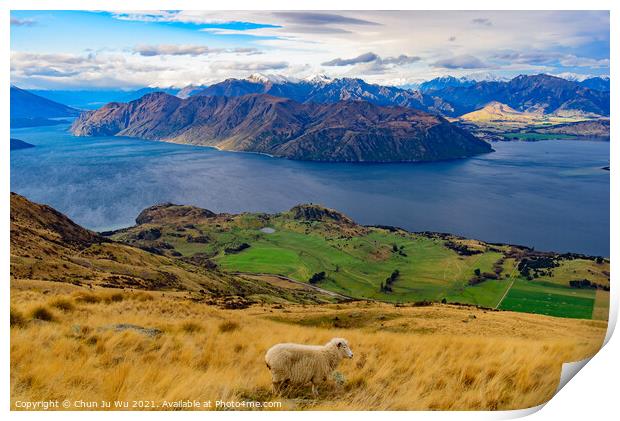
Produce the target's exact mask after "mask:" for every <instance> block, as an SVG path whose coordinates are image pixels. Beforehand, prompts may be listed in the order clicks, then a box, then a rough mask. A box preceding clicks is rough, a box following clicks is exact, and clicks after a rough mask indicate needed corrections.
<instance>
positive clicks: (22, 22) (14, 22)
mask: <svg viewBox="0 0 620 421" xmlns="http://www.w3.org/2000/svg"><path fill="white" fill-rule="evenodd" d="M36 24H37V22H36V21H35V20H33V19H18V18H11V26H33V25H36Z"/></svg>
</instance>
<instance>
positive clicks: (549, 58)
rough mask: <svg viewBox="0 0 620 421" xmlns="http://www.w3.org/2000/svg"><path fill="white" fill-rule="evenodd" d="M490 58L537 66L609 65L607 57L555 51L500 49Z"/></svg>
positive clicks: (596, 66)
mask: <svg viewBox="0 0 620 421" xmlns="http://www.w3.org/2000/svg"><path fill="white" fill-rule="evenodd" d="M491 58H492V59H495V60H499V61H506V62H509V63H518V64H529V65H538V66H564V67H591V68H605V67H609V59H606V58H605V59H595V58H590V57H579V56H576V55H574V54H564V53H559V52H556V51H528V52H520V51H512V50H508V51H500V52H498V53H495V54H493V55H491Z"/></svg>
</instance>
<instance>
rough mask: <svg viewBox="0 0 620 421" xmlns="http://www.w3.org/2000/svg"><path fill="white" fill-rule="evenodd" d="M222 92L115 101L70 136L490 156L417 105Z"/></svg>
mask: <svg viewBox="0 0 620 421" xmlns="http://www.w3.org/2000/svg"><path fill="white" fill-rule="evenodd" d="M226 86H227V87H229V86H230V85H226ZM235 86H239V85H237V84H235ZM241 86H245V85H241ZM217 93H218V94H219V95H218V96H207V95H195V96H192V97H190V98H188V99H180V98H178V97H175V96H172V95H168V94H165V93H153V94H148V95H146V96H144V97H142V98H140V99H139V100H136V101H131V102H129V103H110V104H108V105H106V106H104V107H102V108H100V109H99V110H96V111H90V112H86V113H83V114H82V115H81V116H80V117H79V118H78V119H77V120H76V121H75V122H74V124H73V125H72V127H71V131H72V133H73V134H75V135H78V136H132V137H138V138H143V139H152V140H166V141H172V142H179V143H188V144H195V145H204V146H213V147H217V148H221V149H225V150H232V151H246V152H259V153H265V154H270V155H274V156H278V157H286V158H291V159H300V160H312V161H332V162H334V161H337V162H417V161H434V160H443V159H455V158H462V157H467V156H472V155H476V154H480V153H486V152H491V151H492V149H491V147H490V146H489V145H488V144H487V143H486V142H483V141H481V140H478V139H476V138H475V137H473V136H472V135H471V134H470V133H469V132H467V131H465V130H463V129H460V128H458V127H456V126H455V125H453V124H451V123H449V122H448V121H447V120H445V119H444V118H443V117H441V116H437V115H431V114H429V113H426V112H423V111H420V110H416V109H413V108H407V107H402V106H391V107H383V106H379V105H376V104H374V103H372V102H367V101H353V100H347V101H339V102H335V103H326V104H317V103H315V102H310V101H308V102H305V103H300V102H297V101H294V100H292V99H288V98H283V97H276V96H273V95H268V94H264V93H261V94H256V93H254V94H246V95H243V96H238V95H232V96H225V95H223V92H222V91H217ZM229 93H231V92H229Z"/></svg>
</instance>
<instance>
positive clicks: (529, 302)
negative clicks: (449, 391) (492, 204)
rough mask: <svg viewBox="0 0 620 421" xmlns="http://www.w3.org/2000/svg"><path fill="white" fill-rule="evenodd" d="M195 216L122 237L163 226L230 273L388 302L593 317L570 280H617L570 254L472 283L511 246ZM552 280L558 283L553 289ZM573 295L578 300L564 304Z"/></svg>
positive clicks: (173, 240) (586, 295)
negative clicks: (318, 276)
mask: <svg viewBox="0 0 620 421" xmlns="http://www.w3.org/2000/svg"><path fill="white" fill-rule="evenodd" d="M184 222H187V221H184ZM195 222H196V223H195V224H189V225H188V224H184V225H183V224H180V223H179V222H178V221H177V222H175V221H166V224H163V225H162V224H155V225H146V226H137V227H134V228H133V229H132V230H130V231H125V232H121V233H118V234H116V235H115V236H114V238H116V239H117V240H120V241H133V240H130V238H132V236H133V237H135V234H136V232H139V231H140V230H145V229H149V228H151V227H153V226H156V227H157V228H158V229H160V230H161V232H162V237H161V239H160V241H164V242H166V243H168V244H170V245H172V246H173V247H174V250H176V252H179V253H182V254H183V255H184V256H191V255H193V254H195V253H207V254H209V255H210V256H212V260H214V261H215V262H217V263H218V265H219V266H220V267H221V268H222V269H223V270H225V271H230V272H246V273H268V274H278V275H283V276H287V277H290V278H292V279H296V280H298V281H303V282H307V280H308V279H309V278H310V277H311V276H312V275H313V274H314V273H317V272H321V271H324V272H326V274H327V279H325V280H324V281H322V282H320V283H319V285H318V286H320V287H322V288H325V289H328V290H332V291H335V292H338V293H341V294H344V295H349V296H352V297H356V298H369V299H377V300H381V301H388V302H411V301H421V300H433V301H440V300H442V299H444V298H445V299H446V300H447V301H448V302H459V303H466V304H475V305H480V306H484V307H491V308H494V307H496V306H497V305H498V304H499V303H500V300H501V299H502V297H504V295H505V294H506V291H507V290H508V289H509V288H511V287H512V289H511V290H510V291H509V292H508V294H507V295H506V297H505V298H504V300H503V301H502V302H501V308H503V309H511V310H516V311H526V312H536V313H542V314H553V315H556V316H564V317H577V318H591V317H592V312H593V308H594V299H595V293H594V291H593V290H575V289H571V288H569V287H568V281H569V280H571V279H581V278H585V277H587V278H588V279H591V280H593V281H596V282H599V283H601V284H605V283H604V279H608V276H609V275H608V270H609V263H608V262H606V263H605V264H603V265H597V264H596V263H594V262H592V261H590V260H584V259H576V260H562V261H561V266H560V267H558V268H555V269H554V275H553V276H552V277H547V278H548V279H544V278H540V279H538V280H535V281H525V280H522V279H520V278H519V277H518V275H519V274H518V272H517V271H516V270H515V264H516V262H515V259H514V258H505V259H504V262H503V264H502V267H503V269H504V270H503V272H502V275H501V279H499V280H487V281H485V282H482V283H480V284H477V285H475V286H470V285H468V281H469V279H471V278H472V276H473V275H474V270H475V269H480V270H481V272H492V271H493V265H494V264H495V263H496V262H498V260H499V259H500V258H502V257H504V253H507V252H508V251H509V250H510V247H509V246H489V245H487V244H485V243H482V242H479V241H475V240H465V239H458V238H456V237H448V238H447V239H449V240H451V241H456V242H459V243H461V244H465V245H467V246H468V247H470V248H472V249H479V250H482V251H483V253H481V254H475V255H471V256H460V255H459V254H457V253H456V252H455V251H453V250H451V249H450V248H448V247H446V245H445V242H446V238H440V237H437V236H429V235H422V234H414V233H408V232H404V231H397V232H390V231H388V230H386V229H381V228H365V227H359V226H352V227H351V226H342V225H338V224H333V223H330V222H329V221H327V222H325V221H324V222H316V221H304V220H297V219H294V218H292V217H291V215H290V214H287V213H285V214H279V215H275V216H273V215H272V216H270V215H262V214H242V215H226V216H223V217H222V216H220V217H217V218H213V219H206V220H201V221H195ZM263 227H272V228H274V229H275V232H273V233H271V234H268V233H264V232H261V231H260V229H261V228H263ZM179 230H180V231H179ZM187 235H193V236H199V235H202V236H206V237H208V239H209V240H208V241H207V242H206V243H190V242H188V241H187ZM242 243H247V244H249V245H250V247H249V248H246V249H244V250H243V251H241V252H237V253H227V252H225V251H224V250H225V249H226V248H230V247H236V246H238V245H240V244H242ZM394 246H396V248H397V250H398V251H397V252H395V251H394V250H393V247H394ZM394 270H398V271H399V272H400V277H399V278H398V280H397V281H396V282H395V283H394V284H393V292H390V293H386V292H382V291H380V284H381V282H383V281H385V279H386V278H387V277H388V276H390V274H391V273H392V272H393V271H394ZM586 275H589V276H586ZM513 281H514V282H513ZM545 282H547V283H548V282H552V283H555V285H553V288H550V286H548V285H545ZM607 282H608V281H607ZM566 297H568V299H569V300H570V301H571V303H572V304H571V305H564V304H562V303H564V302H565V300H566V299H567V298H566ZM573 297H574V298H573Z"/></svg>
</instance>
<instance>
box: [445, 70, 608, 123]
mask: <svg viewBox="0 0 620 421" xmlns="http://www.w3.org/2000/svg"><path fill="white" fill-rule="evenodd" d="M433 95H436V96H438V97H440V98H441V99H442V100H443V101H445V102H447V103H449V104H450V105H451V106H452V108H453V109H454V112H453V114H452V115H454V116H458V115H462V114H465V113H469V112H471V111H475V110H477V109H480V108H482V107H484V106H485V105H486V104H488V103H489V102H491V101H497V102H501V103H503V104H507V105H509V106H510V107H512V108H514V109H515V110H518V111H528V112H539V113H542V114H552V113H559V112H562V111H579V112H581V113H584V114H597V115H602V116H608V115H609V108H610V96H609V92H604V91H598V90H593V89H590V88H587V87H585V86H582V85H581V84H580V83H579V82H573V81H569V80H565V79H562V78H559V77H555V76H550V75H544V74H540V75H534V76H526V75H521V76H517V77H516V78H514V79H512V80H510V81H507V82H486V81H485V82H478V83H475V84H473V85H470V86H457V87H446V88H444V89H441V90H438V91H433Z"/></svg>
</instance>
